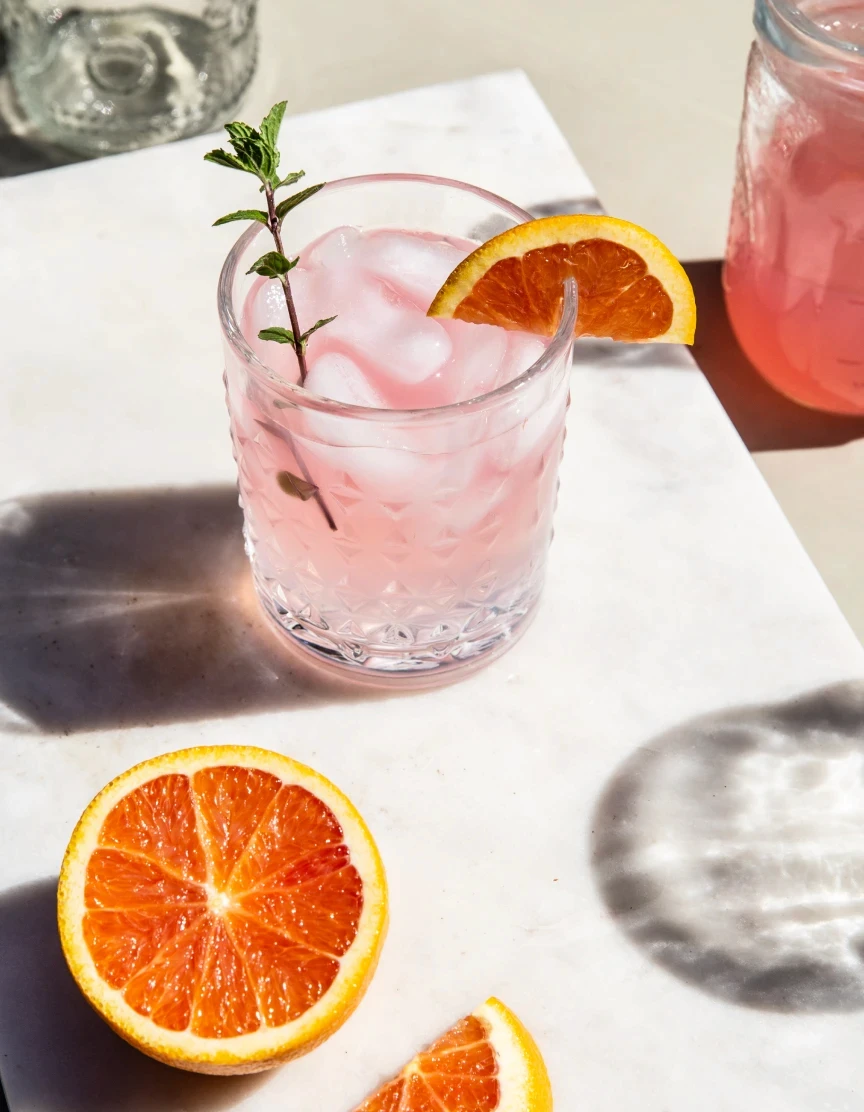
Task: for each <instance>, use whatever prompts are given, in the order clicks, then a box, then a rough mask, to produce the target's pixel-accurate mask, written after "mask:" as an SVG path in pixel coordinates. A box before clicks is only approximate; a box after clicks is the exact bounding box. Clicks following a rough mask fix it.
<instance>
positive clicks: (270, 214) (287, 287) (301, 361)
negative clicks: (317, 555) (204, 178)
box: [264, 181, 336, 529]
mask: <svg viewBox="0 0 864 1112" xmlns="http://www.w3.org/2000/svg"><path fill="white" fill-rule="evenodd" d="M264 196H265V197H266V199H267V227H268V228H269V229H270V234H271V235H272V236H273V242H274V243H275V244H276V250H277V251H278V252H279V254H280V255H284V254H285V249H284V247H283V246H282V230H281V228H280V226H279V217H278V216H277V215H276V197H275V195H274V193H273V186H272V185H271V184H270V182H269V181H265V182H264ZM279 281H280V283H281V284H282V292H283V293H284V294H285V304H286V305H287V306H288V316H289V318H290V320H291V333H292V335H293V336H294V352H295V354H296V356H297V365H298V366H299V368H300V385H301V386H302V385H303V384H304V383H305V381H306V375H307V374H308V373H309V369H308V367H307V366H306V351H305V346H306V345H305V344H304V343H303V340H302V338H301V332H300V322H299V321H298V320H297V307H296V305H295V304H294V295H293V294H292V292H291V283H290V282H289V281H288V275H287V274H280V275H279ZM298 462H299V461H298ZM327 517H328V520H329V521H330V522H331V528H333V529H335V528H336V526H335V525H333V524H332V518H330V514H329V513H328V514H327Z"/></svg>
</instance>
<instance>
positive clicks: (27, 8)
mask: <svg viewBox="0 0 864 1112" xmlns="http://www.w3.org/2000/svg"><path fill="white" fill-rule="evenodd" d="M256 2H257V0H164V2H163V3H162V4H160V6H159V7H150V6H147V5H142V4H140V3H136V2H133V0H111V3H110V7H107V6H106V5H105V4H100V3H98V2H97V3H94V2H91V0H73V2H70V3H62V2H61V3H59V4H48V3H45V2H44V0H0V17H2V19H0V25H2V27H3V30H4V31H5V33H6V36H7V38H8V40H9V72H10V76H11V79H12V83H13V86H14V88H15V92H16V94H17V97H18V100H19V101H20V104H21V108H22V109H23V111H24V113H25V114H26V116H27V117H28V119H29V120H30V122H31V123H32V125H33V127H34V128H35V130H37V131H38V132H39V133H40V134H41V135H42V136H44V137H45V138H46V139H49V140H51V141H52V142H54V143H56V144H58V145H59V146H63V147H66V148H67V149H70V150H74V151H77V152H78V153H80V154H85V155H96V154H109V153H113V152H117V151H126V150H132V149H134V148H136V147H144V146H149V145H150V144H152V143H161V142H166V141H168V140H171V139H181V138H183V137H185V136H188V135H195V134H198V133H200V132H202V131H207V130H209V129H211V128H213V127H217V126H218V125H220V124H222V123H223V122H224V121H225V119H227V118H229V116H230V115H231V113H232V112H233V111H234V109H235V108H236V106H237V103H238V102H239V99H240V97H241V95H242V94H243V91H244V90H245V89H246V86H247V85H248V84H249V81H250V78H251V77H252V73H253V71H254V68H255V59H256V43H257V40H256V32H255V8H256Z"/></svg>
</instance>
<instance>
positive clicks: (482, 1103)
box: [355, 997, 552, 1112]
mask: <svg viewBox="0 0 864 1112" xmlns="http://www.w3.org/2000/svg"><path fill="white" fill-rule="evenodd" d="M355 1112H552V1087H551V1085H550V1084H549V1074H548V1073H547V1071H546V1065H545V1063H544V1062H543V1058H542V1056H541V1054H540V1051H539V1050H538V1049H537V1044H536V1043H535V1042H534V1040H533V1039H532V1038H531V1035H530V1034H529V1033H528V1031H527V1030H526V1028H525V1027H524V1026H523V1025H522V1023H520V1021H519V1020H518V1019H517V1018H516V1016H515V1015H514V1014H513V1012H511V1011H510V1009H509V1008H507V1007H505V1005H504V1004H502V1003H501V1001H500V1000H496V999H495V998H494V997H493V998H492V999H490V1000H487V1001H486V1003H485V1004H484V1005H483V1006H482V1007H481V1008H478V1009H477V1011H476V1012H474V1013H473V1014H472V1015H469V1016H466V1017H465V1019H462V1020H460V1021H459V1022H458V1023H456V1024H455V1025H454V1026H453V1027H451V1028H450V1030H449V1031H447V1032H446V1033H445V1034H444V1035H442V1036H441V1038H440V1039H437V1040H436V1041H435V1042H434V1043H432V1045H431V1046H430V1047H428V1048H427V1049H426V1050H424V1051H422V1053H420V1054H418V1055H417V1057H416V1058H413V1059H412V1060H411V1061H410V1062H409V1063H408V1065H407V1066H406V1067H405V1068H404V1069H403V1070H402V1072H401V1073H400V1074H398V1075H397V1076H396V1077H394V1078H393V1079H392V1081H387V1082H385V1084H384V1085H382V1086H381V1088H380V1089H379V1090H378V1092H377V1093H374V1094H373V1095H372V1096H371V1097H369V1098H368V1099H367V1100H365V1101H364V1102H363V1103H362V1104H361V1105H360V1106H359V1107H358V1108H356V1109H355Z"/></svg>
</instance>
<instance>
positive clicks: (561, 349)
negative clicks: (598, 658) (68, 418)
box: [219, 174, 577, 686]
mask: <svg viewBox="0 0 864 1112" xmlns="http://www.w3.org/2000/svg"><path fill="white" fill-rule="evenodd" d="M529 219H530V216H529V214H528V213H527V212H524V211H523V210H522V209H520V208H518V207H517V206H516V205H513V204H511V203H510V202H508V201H505V200H503V199H502V198H500V197H497V196H495V195H493V194H491V193H488V192H486V191H484V190H482V189H478V188H475V187H473V186H470V185H465V184H463V183H461V182H456V181H450V180H447V179H443V178H433V177H424V176H419V175H408V174H389V175H375V176H369V177H359V178H348V179H344V180H341V181H336V182H331V183H330V184H328V185H327V186H326V187H325V188H324V189H323V190H321V192H320V193H318V194H317V195H316V196H315V197H313V198H312V199H310V200H309V201H307V202H305V203H304V204H303V205H301V206H299V207H298V208H296V209H295V210H293V211H292V212H290V213H289V214H288V216H287V217H286V220H285V223H284V225H283V239H284V241H285V245H286V250H287V251H288V252H289V253H291V254H296V253H297V252H298V251H301V250H302V249H303V248H304V247H305V246H306V245H308V244H310V243H312V242H313V241H316V240H318V239H319V238H320V237H322V236H324V235H325V234H326V233H328V232H330V231H331V230H332V229H334V228H337V227H340V226H351V227H358V228H361V229H372V228H392V229H399V230H404V231H410V232H424V233H430V232H432V233H436V234H438V235H439V236H444V237H450V238H452V239H453V240H454V241H464V240H470V241H472V242H477V243H479V242H482V241H484V240H485V239H487V238H489V236H490V235H493V234H495V233H497V232H499V231H503V230H505V229H506V228H509V227H512V226H514V225H516V224H520V223H523V222H524V221H526V220H529ZM271 247H272V243H271V242H270V241H269V234H268V232H267V230H266V229H263V228H261V227H260V226H259V225H257V224H256V225H254V226H253V227H251V228H250V229H249V230H248V231H247V232H246V233H245V234H244V235H243V236H241V238H240V239H239V240H238V242H237V244H236V245H235V247H234V248H233V250H232V251H231V253H230V255H229V256H228V259H227V261H226V263H225V266H224V268H223V271H222V275H221V279H220V285H219V312H220V319H221V324H222V330H223V336H224V346H225V360H226V370H225V382H226V389H227V399H228V408H229V412H230V418H231V433H232V438H233V442H234V453H235V458H236V460H237V465H238V470H239V487H240V501H241V505H242V507H243V512H244V517H245V534H246V547H247V552H248V554H249V557H250V560H251V562H252V569H253V576H254V582H255V587H256V590H257V593H258V596H259V598H260V600H261V603H262V604H263V607H264V609H265V611H266V612H267V614H268V615H269V616H270V618H271V619H272V621H273V622H274V623H275V625H276V627H277V629H278V630H279V631H280V632H281V633H282V634H283V635H284V636H286V637H287V638H289V639H290V641H291V642H293V644H294V645H295V646H297V647H299V648H301V649H302V650H303V651H304V652H305V653H306V654H309V655H310V656H311V657H313V658H315V660H316V661H317V662H318V663H319V664H321V665H323V666H326V667H329V668H332V669H336V670H338V671H340V672H341V673H343V674H346V675H348V676H353V677H354V678H356V679H359V680H361V681H365V682H371V683H373V684H378V685H382V684H383V685H385V686H433V685H436V684H438V683H441V682H446V681H447V680H449V679H451V678H453V677H454V675H455V674H457V673H461V672H464V671H466V670H470V669H472V668H473V667H475V666H476V665H478V664H480V663H483V662H486V661H489V660H491V659H492V658H493V657H494V656H496V655H497V654H499V653H501V652H502V651H504V650H506V649H507V648H508V647H509V646H510V645H512V644H513V642H514V641H515V639H516V638H517V637H518V636H519V634H520V633H521V632H522V631H523V630H524V629H525V628H526V626H527V624H528V622H529V621H530V619H531V617H532V616H533V614H534V612H535V610H536V607H537V603H538V599H539V597H540V592H541V589H542V586H543V579H544V572H545V566H546V557H547V550H548V547H549V543H550V540H551V538H552V515H553V511H554V508H555V501H556V494H557V489H558V464H559V461H560V457H561V451H562V445H563V440H564V422H565V415H566V410H567V405H568V400H569V371H570V361H571V354H572V342H573V327H574V323H575V317H576V299H577V294H576V289H575V285H574V284H573V283H572V282H571V283H568V287H567V289H566V290H565V291H564V292H563V295H562V314H561V320H560V324H559V327H558V330H557V332H556V334H555V335H554V336H553V337H552V338H551V340H549V341H548V343H547V344H546V346H545V350H543V351H542V353H541V354H540V356H539V358H537V359H536V360H535V361H534V362H533V363H532V364H531V365H530V366H529V367H528V368H527V369H525V370H524V371H523V372H522V373H521V374H519V375H518V376H517V377H516V378H515V379H513V380H512V381H509V382H505V383H504V384H503V385H500V386H497V387H496V388H494V389H491V390H490V391H489V392H487V393H484V394H482V395H481V396H478V397H474V398H470V399H468V400H463V401H458V402H454V403H453V404H445V405H438V406H437V407H435V408H425V409H387V408H370V407H367V406H361V405H354V404H345V403H340V402H335V401H333V400H330V399H328V398H325V397H322V396H317V395H315V394H313V393H311V392H310V391H308V390H305V389H301V388H299V387H298V386H297V385H296V384H295V383H294V382H292V381H291V379H290V375H288V374H287V373H286V372H285V369H284V363H283V362H281V361H282V360H284V356H285V353H286V350H288V351H290V349H284V348H280V347H279V346H278V345H276V344H269V345H263V346H262V343H261V342H260V341H258V340H257V339H256V336H255V335H254V334H251V331H250V328H249V326H248V321H247V306H248V303H249V298H250V295H254V293H255V284H256V283H259V284H260V282H261V279H259V278H258V277H256V276H254V275H253V276H249V275H247V273H246V271H247V270H248V268H249V267H250V265H251V263H252V262H253V261H254V260H255V259H256V258H257V257H258V256H259V255H261V254H262V253H264V252H265V251H266V250H268V249H270V248H271ZM277 291H278V287H277ZM339 310H340V306H339V305H338V304H336V305H333V306H332V311H333V312H334V313H338V312H339ZM421 319H423V320H425V318H421ZM303 323H304V322H301V324H303ZM309 323H312V322H311V321H310V322H309ZM462 327H463V328H475V327H478V326H474V325H462ZM324 334H326V329H325V330H322V333H321V334H320V335H324ZM510 335H512V334H510ZM350 340H351V336H350V333H349V334H348V336H347V341H348V343H349V347H350ZM271 351H272V357H271V356H270V353H271ZM291 357H292V359H293V355H292V356H291ZM310 358H312V354H311V352H310ZM313 369H314V360H313ZM310 381H311V378H310Z"/></svg>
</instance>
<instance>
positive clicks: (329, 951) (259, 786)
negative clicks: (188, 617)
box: [58, 746, 387, 1073]
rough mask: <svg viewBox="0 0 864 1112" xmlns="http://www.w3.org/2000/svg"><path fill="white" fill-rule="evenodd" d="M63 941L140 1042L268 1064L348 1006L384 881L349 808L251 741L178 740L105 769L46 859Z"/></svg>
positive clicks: (332, 1023)
mask: <svg viewBox="0 0 864 1112" xmlns="http://www.w3.org/2000/svg"><path fill="white" fill-rule="evenodd" d="M58 919H59V925H60V937H61V941H62V944H63V950H64V953H65V955H66V960H67V962H68V963H69V968H70V969H71V971H72V975H73V976H74V978H75V980H76V981H77V982H78V985H79V987H80V988H81V990H82V991H83V993H84V995H85V996H86V997H87V999H88V1000H89V1001H90V1003H91V1004H92V1005H93V1007H94V1008H95V1009H96V1011H98V1012H99V1013H100V1014H101V1015H102V1016H103V1017H104V1018H105V1019H106V1020H107V1021H108V1023H110V1024H111V1026H112V1027H114V1029H115V1030H116V1031H117V1032H118V1033H119V1034H120V1035H122V1036H123V1037H124V1038H125V1039H127V1040H128V1041H129V1042H130V1043H132V1044H133V1045H134V1046H136V1047H138V1049H139V1050H143V1051H144V1052H145V1053H147V1054H150V1055H152V1056H153V1057H154V1058H158V1059H160V1060H161V1061H163V1062H167V1063H168V1064H169V1065H173V1066H179V1067H182V1068H184V1069H189V1070H196V1071H199V1072H205V1073H249V1072H253V1071H256V1070H261V1069H268V1068H269V1067H271V1066H274V1065H277V1064H278V1063H279V1062H281V1061H284V1060H285V1059H287V1058H292V1057H296V1056H297V1055H299V1054H303V1053H305V1052H306V1051H307V1050H310V1049H312V1047H314V1046H316V1045H317V1044H318V1043H320V1042H321V1041H323V1040H324V1039H325V1038H327V1037H328V1036H329V1035H331V1034H332V1033H333V1032H334V1031H335V1030H336V1028H337V1027H339V1026H340V1024H341V1023H342V1022H343V1021H344V1020H345V1019H346V1018H347V1017H348V1016H349V1015H350V1014H351V1012H352V1011H353V1009H354V1008H355V1007H356V1005H357V1004H358V1002H359V1001H360V999H361V997H362V995H363V993H364V992H365V990H366V987H367V985H368V983H369V981H370V980H371V977H372V974H373V972H374V969H375V965H376V963H377V960H378V954H379V952H380V949H381V945H382V942H383V939H384V934H385V929H386V921H387V888H386V882H385V878H384V870H383V867H382V864H381V859H380V857H379V855H378V851H377V849H376V847H375V843H374V842H373V840H372V836H371V834H370V833H369V831H368V830H367V828H366V825H365V823H364V822H363V820H362V818H361V817H360V815H359V814H358V813H357V811H356V810H355V809H354V807H353V806H352V804H351V803H350V802H349V800H348V799H347V798H346V797H345V796H344V795H343V794H342V793H341V792H340V791H338V789H337V788H335V787H334V786H333V785H332V784H331V783H329V782H328V781H327V780H325V779H324V777H323V776H319V775H318V773H316V772H313V771H312V769H309V768H306V767H305V766H304V765H300V764H297V763H296V762H295V761H292V760H290V759H289V758H288V757H283V756H282V755H281V754H278V753H271V752H269V751H267V750H265V749H253V748H246V747H242V746H216V747H207V748H198V749H185V750H181V751H179V752H177V753H169V754H167V755H166V756H162V757H156V758H154V759H153V760H150V761H145V762H144V763H143V764H140V765H137V766H136V767H135V768H132V769H130V770H129V771H128V772H125V773H124V774H123V775H122V776H119V777H118V778H117V779H116V780H113V781H112V782H111V783H110V784H109V785H108V786H107V787H106V788H103V790H102V791H101V792H100V793H99V795H97V796H96V798H95V799H94V800H93V802H92V803H91V804H90V806H89V807H88V808H87V810H86V811H85V812H84V814H83V815H82V817H81V819H80V821H79V823H78V825H77V827H76V828H75V832H74V833H73V835H72V839H71V841H70V843H69V848H68V849H67V851H66V856H65V858H64V861H63V867H62V869H61V872H60V886H59V890H58Z"/></svg>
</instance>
